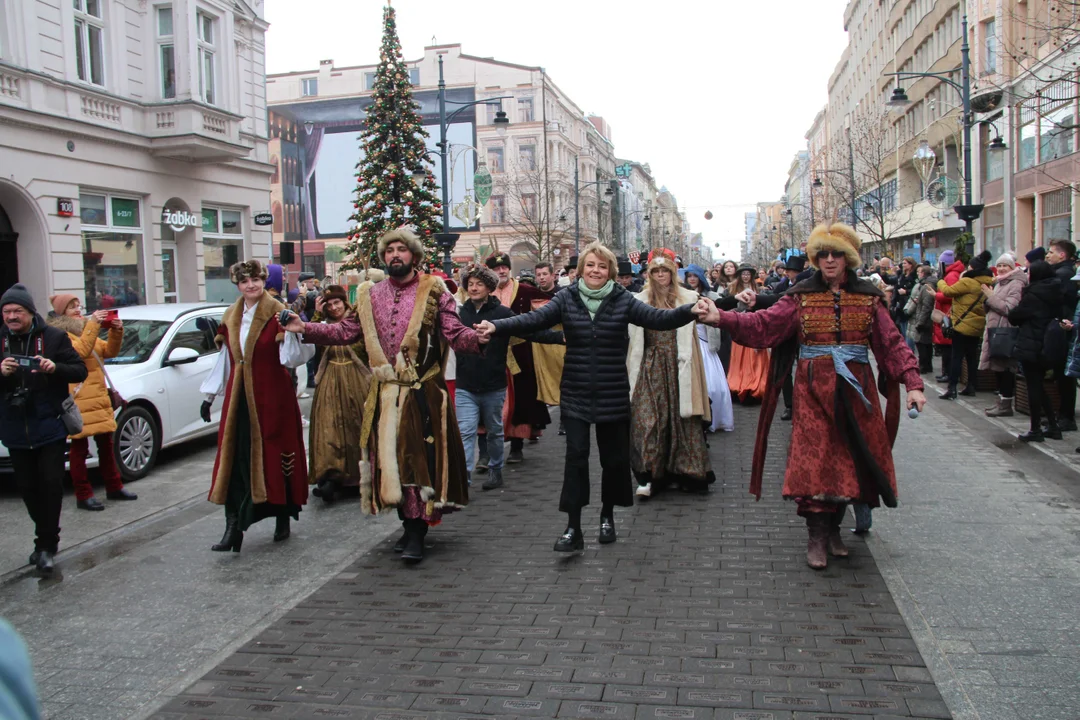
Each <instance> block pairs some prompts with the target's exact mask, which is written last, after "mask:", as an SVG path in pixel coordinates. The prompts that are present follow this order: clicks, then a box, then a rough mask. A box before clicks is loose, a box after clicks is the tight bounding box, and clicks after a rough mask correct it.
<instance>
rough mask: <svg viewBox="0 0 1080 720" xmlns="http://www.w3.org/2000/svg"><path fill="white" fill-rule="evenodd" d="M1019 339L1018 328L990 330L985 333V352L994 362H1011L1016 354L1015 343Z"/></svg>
mask: <svg viewBox="0 0 1080 720" xmlns="http://www.w3.org/2000/svg"><path fill="white" fill-rule="evenodd" d="M1019 338H1020V328H1018V327H996V328H990V330H989V331H988V333H987V344H986V346H987V350H988V352H989V355H990V357H991V358H992V359H994V360H1011V359H1012V358H1013V355H1014V354H1015V353H1016V341H1017V340H1018V339H1019Z"/></svg>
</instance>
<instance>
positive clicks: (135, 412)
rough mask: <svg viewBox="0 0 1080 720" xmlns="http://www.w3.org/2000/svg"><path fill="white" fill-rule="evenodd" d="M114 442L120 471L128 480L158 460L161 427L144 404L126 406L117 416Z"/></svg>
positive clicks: (144, 473) (143, 475)
mask: <svg viewBox="0 0 1080 720" xmlns="http://www.w3.org/2000/svg"><path fill="white" fill-rule="evenodd" d="M113 443H114V450H115V453H116V464H117V465H118V466H119V467H120V475H121V476H123V478H124V480H125V481H126V482H131V481H132V480H138V479H140V478H143V477H146V474H147V473H148V472H150V469H151V468H152V467H154V463H156V462H157V454H158V449H159V448H160V447H161V430H160V429H159V428H158V426H157V422H155V421H154V416H153V415H151V414H150V412H149V411H148V410H146V408H141V407H138V406H134V407H128V408H126V409H125V410H124V411H123V412H122V413H120V417H119V418H117V420H116V433H114V435H113Z"/></svg>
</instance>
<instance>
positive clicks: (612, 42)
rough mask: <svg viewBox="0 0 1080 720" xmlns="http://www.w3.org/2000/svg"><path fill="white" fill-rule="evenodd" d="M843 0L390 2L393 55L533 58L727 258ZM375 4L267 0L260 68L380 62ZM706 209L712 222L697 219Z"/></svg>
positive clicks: (826, 69)
mask: <svg viewBox="0 0 1080 720" xmlns="http://www.w3.org/2000/svg"><path fill="white" fill-rule="evenodd" d="M846 4H847V0H772V1H771V2H762V1H760V0H759V1H757V2H754V1H751V2H740V3H735V2H728V1H725V2H702V1H701V0H664V1H663V2H645V1H644V0H641V1H639V2H624V3H612V2H604V3H601V2H592V1H591V0H543V1H542V2H541V1H536V2H522V0H502V1H501V2H500V1H499V0H485V1H484V2H480V0H394V6H395V7H396V8H397V21H398V32H399V34H400V37H401V45H402V50H403V52H404V56H405V59H406V60H416V59H419V58H420V57H421V56H422V55H423V51H424V46H425V45H431V44H432V41H433V39H434V41H436V42H438V43H440V44H450V43H461V45H462V50H463V51H464V52H466V53H468V54H470V55H479V56H485V57H486V56H493V57H495V58H496V59H498V60H504V61H507V62H513V63H520V64H522V65H539V66H541V67H544V68H545V69H546V70H547V72H548V74H549V75H550V76H551V78H552V80H553V81H554V82H555V83H556V84H557V85H558V86H559V87H560V88H561V89H562V90H563V91H564V92H566V93H567V94H568V95H569V96H570V98H571V99H572V100H573V101H574V102H575V103H577V104H578V106H580V107H581V108H582V109H583V110H585V111H586V112H591V113H595V114H597V115H602V116H603V117H604V118H605V119H606V120H607V121H608V122H609V123H610V124H611V127H612V135H613V137H612V139H613V140H614V142H615V152H616V153H617V154H618V156H619V157H622V158H630V159H633V160H637V161H639V162H647V163H649V164H650V165H651V167H652V171H653V176H654V177H655V178H656V183H657V185H658V186H659V185H666V186H667V187H668V189H669V190H671V191H672V192H673V193H674V194H675V196H676V198H677V199H678V201H679V205H680V206H681V207H685V208H686V210H687V214H688V216H689V218H690V222H691V227H692V229H693V230H694V231H695V232H703V233H704V234H705V241H706V243H707V245H708V246H709V247H713V245H714V244H715V243H719V244H720V248H719V249H714V250H713V253H714V256H716V257H720V256H721V255H724V256H737V255H738V254H739V243H740V242H741V241H742V239H743V236H744V234H745V233H744V226H743V213H745V212H747V211H749V210H752V209H753V206H754V203H756V202H758V201H767V200H776V199H778V198H779V197H780V195H781V194H783V192H784V182H785V180H786V178H787V169H788V166H789V165H790V163H791V159H792V157H793V156H794V154H795V153H796V152H798V151H799V150H801V149H805V147H806V140H805V138H804V135H805V134H806V131H807V129H808V128H809V127H810V123H811V121H812V120H813V118H814V115H815V114H816V113H817V111H818V110H820V109H821V108H822V107H823V106H824V105H825V102H826V100H827V89H826V84H827V82H828V79H829V75H830V74H831V73H832V71H833V69H834V67H835V66H836V62H837V60H838V59H839V57H840V53H841V52H842V51H843V49H844V47H845V44H846V42H847V38H846V34H845V33H844V29H843V10H844V6H845V5H846ZM382 7H383V2H382V0H362V2H356V1H355V0H304V1H303V2H298V1H297V0H266V19H267V20H268V21H269V22H270V31H269V34H268V35H267V72H269V73H278V72H287V71H291V70H314V69H316V68H318V63H319V61H320V60H324V59H333V60H334V63H335V65H338V66H346V65H361V64H370V63H375V62H377V61H378V54H379V43H380V39H381V31H382V23H381V20H382ZM706 210H712V212H713V214H714V217H713V219H712V220H709V221H707V220H705V218H704V214H705V212H706Z"/></svg>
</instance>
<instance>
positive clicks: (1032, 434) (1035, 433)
mask: <svg viewBox="0 0 1080 720" xmlns="http://www.w3.org/2000/svg"><path fill="white" fill-rule="evenodd" d="M1017 437H1018V438H1019V440H1020V442H1027V443H1030V442H1044V441H1045V440H1046V436H1045V435H1043V434H1042V430H1028V431H1027V432H1026V433H1023V434H1022V435H1018V436H1017Z"/></svg>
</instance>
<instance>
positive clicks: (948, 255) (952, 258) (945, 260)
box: [939, 250, 956, 266]
mask: <svg viewBox="0 0 1080 720" xmlns="http://www.w3.org/2000/svg"><path fill="white" fill-rule="evenodd" d="M939 259H940V260H941V264H942V265H946V266H948V265H952V264H953V263H954V262H956V253H955V252H953V251H952V250H945V251H944V252H942V253H941V256H940V257H939Z"/></svg>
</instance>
